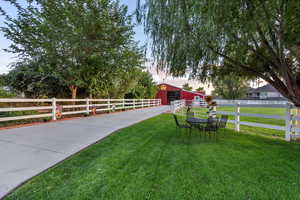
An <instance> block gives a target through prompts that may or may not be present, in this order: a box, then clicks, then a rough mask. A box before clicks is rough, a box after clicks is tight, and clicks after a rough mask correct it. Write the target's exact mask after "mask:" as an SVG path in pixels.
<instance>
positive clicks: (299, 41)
mask: <svg viewBox="0 0 300 200" xmlns="http://www.w3.org/2000/svg"><path fill="white" fill-rule="evenodd" d="M138 5H139V8H138V19H139V20H142V19H144V22H145V28H146V32H147V33H148V34H149V35H150V36H151V38H152V43H153V47H152V52H153V55H154V57H155V58H156V60H157V63H158V65H159V66H161V67H164V68H167V69H168V70H169V71H170V72H171V73H172V74H173V75H175V76H180V75H183V74H184V73H186V72H189V73H190V74H191V75H192V76H194V77H197V78H199V79H201V80H207V78H208V77H209V76H210V75H211V74H212V70H213V69H214V67H212V66H219V68H222V70H224V71H225V72H228V73H235V74H237V75H238V76H246V77H254V78H261V79H263V80H265V81H267V82H268V83H270V84H271V85H272V86H273V87H274V88H276V89H277V90H278V91H279V92H280V93H281V94H282V95H283V96H285V97H286V98H288V99H289V100H291V101H292V102H293V103H295V104H296V105H298V106H300V65H299V62H300V1H298V0H289V1H287V0H234V1H224V0H197V1H194V0H172V1H165V0H144V1H139V4H138Z"/></svg>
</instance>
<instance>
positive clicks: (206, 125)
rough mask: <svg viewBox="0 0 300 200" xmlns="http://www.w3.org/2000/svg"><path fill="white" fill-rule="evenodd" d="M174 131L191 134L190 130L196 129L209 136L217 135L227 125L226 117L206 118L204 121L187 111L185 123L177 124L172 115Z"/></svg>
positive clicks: (177, 121)
mask: <svg viewBox="0 0 300 200" xmlns="http://www.w3.org/2000/svg"><path fill="white" fill-rule="evenodd" d="M173 116H174V119H175V123H176V129H177V130H178V129H187V130H189V133H190V134H191V132H192V129H197V130H199V131H201V132H204V133H208V134H209V135H212V134H214V135H215V136H216V135H217V132H218V130H219V129H224V128H225V127H226V125H227V121H228V115H221V117H220V118H219V117H215V118H213V117H208V118H206V119H203V118H198V117H195V113H194V112H190V111H188V112H187V113H186V120H185V121H186V123H181V122H179V120H178V118H177V116H176V115H175V114H174V115H173Z"/></svg>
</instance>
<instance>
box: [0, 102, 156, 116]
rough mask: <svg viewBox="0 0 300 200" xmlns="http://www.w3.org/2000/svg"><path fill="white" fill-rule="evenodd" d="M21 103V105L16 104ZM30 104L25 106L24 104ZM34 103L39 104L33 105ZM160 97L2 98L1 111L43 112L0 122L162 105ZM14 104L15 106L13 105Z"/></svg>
mask: <svg viewBox="0 0 300 200" xmlns="http://www.w3.org/2000/svg"><path fill="white" fill-rule="evenodd" d="M16 104H21V106H15V105H16ZM26 104H27V105H29V106H24V105H26ZM32 104H38V105H36V106H32ZM160 105H161V100H160V99H56V98H53V99H0V113H5V112H17V111H37V112H39V113H42V114H34V115H32V114H31V115H21V116H12V117H7V116H4V117H1V116H0V122H4V121H13V120H23V119H34V118H45V117H50V118H52V120H57V117H58V115H57V114H60V116H65V115H74V114H86V115H90V114H91V113H93V114H95V113H96V112H101V111H116V110H126V109H136V108H145V107H152V106H160ZM13 106H14V107H13Z"/></svg>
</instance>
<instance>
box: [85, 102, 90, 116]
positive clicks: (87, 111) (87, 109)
mask: <svg viewBox="0 0 300 200" xmlns="http://www.w3.org/2000/svg"><path fill="white" fill-rule="evenodd" d="M86 114H87V115H89V114H90V100H89V99H88V98H87V99H86Z"/></svg>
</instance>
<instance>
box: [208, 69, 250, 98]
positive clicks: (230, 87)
mask: <svg viewBox="0 0 300 200" xmlns="http://www.w3.org/2000/svg"><path fill="white" fill-rule="evenodd" d="M212 86H213V87H214V91H213V96H216V97H221V98H223V99H240V98H243V97H245V96H246V93H247V90H248V88H249V81H248V80H246V79H245V78H244V77H238V76H235V75H234V74H227V75H222V76H215V77H214V78H212Z"/></svg>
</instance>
